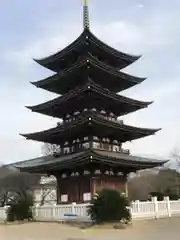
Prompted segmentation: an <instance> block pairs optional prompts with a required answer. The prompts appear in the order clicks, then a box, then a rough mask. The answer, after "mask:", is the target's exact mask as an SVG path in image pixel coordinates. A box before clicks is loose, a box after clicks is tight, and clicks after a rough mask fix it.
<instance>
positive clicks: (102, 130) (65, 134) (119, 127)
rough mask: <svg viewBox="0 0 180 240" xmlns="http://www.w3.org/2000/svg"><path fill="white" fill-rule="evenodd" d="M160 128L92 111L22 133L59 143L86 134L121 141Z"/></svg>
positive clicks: (35, 138) (150, 132)
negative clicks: (55, 124)
mask: <svg viewBox="0 0 180 240" xmlns="http://www.w3.org/2000/svg"><path fill="white" fill-rule="evenodd" d="M159 130H161V129H149V128H139V127H134V126H129V125H125V124H122V123H121V122H119V121H110V120H106V119H105V118H104V117H103V116H101V115H100V114H97V113H94V112H92V111H88V112H85V113H84V115H80V116H79V118H76V120H73V121H71V122H70V123H69V122H68V123H63V124H60V125H58V126H57V127H55V128H51V129H48V130H45V131H41V132H36V133H31V134H22V136H24V137H26V138H27V139H31V140H35V141H40V142H48V143H52V144H60V143H61V142H64V141H71V140H74V139H77V138H81V137H86V136H89V135H91V136H99V137H102V138H110V139H116V140H119V141H121V142H126V141H131V140H134V139H138V138H142V137H146V136H149V135H152V134H155V133H156V132H157V131H159Z"/></svg>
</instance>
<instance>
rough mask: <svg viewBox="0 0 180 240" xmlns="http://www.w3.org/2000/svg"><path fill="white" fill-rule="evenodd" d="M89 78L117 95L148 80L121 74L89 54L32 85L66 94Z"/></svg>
mask: <svg viewBox="0 0 180 240" xmlns="http://www.w3.org/2000/svg"><path fill="white" fill-rule="evenodd" d="M88 78H91V79H92V80H93V81H94V82H95V83H96V84H99V85H100V86H101V87H103V88H107V89H109V90H110V91H112V92H116V93H117V92H120V91H122V90H125V89H127V88H130V87H132V86H135V85H136V84H139V83H141V82H142V81H144V80H145V79H146V78H140V77H134V76H131V75H129V74H127V73H123V72H120V71H118V70H117V69H115V68H113V67H111V66H109V65H107V64H105V63H103V62H102V61H99V60H98V59H97V58H95V57H94V56H92V55H91V54H90V53H88V54H86V55H85V56H83V57H81V58H78V60H77V62H75V63H74V64H72V65H70V66H69V67H68V68H66V69H65V70H62V71H60V72H59V73H57V74H54V75H53V76H51V77H48V78H46V79H43V80H40V81H37V82H32V84H33V85H35V86H36V87H39V88H42V89H45V90H48V91H51V92H54V93H57V94H65V93H67V92H68V91H70V90H72V89H74V88H75V87H77V86H79V85H81V84H83V83H85V82H86V81H87V79H88Z"/></svg>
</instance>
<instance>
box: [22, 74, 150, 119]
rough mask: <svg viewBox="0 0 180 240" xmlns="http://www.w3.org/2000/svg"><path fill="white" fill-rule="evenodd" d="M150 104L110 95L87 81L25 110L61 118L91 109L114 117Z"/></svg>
mask: <svg viewBox="0 0 180 240" xmlns="http://www.w3.org/2000/svg"><path fill="white" fill-rule="evenodd" d="M151 103H152V102H143V101H138V100H134V99H131V98H128V97H124V96H121V95H118V94H115V93H112V92H110V91H109V90H108V89H104V88H101V87H100V86H99V85H97V84H95V83H94V82H93V81H92V80H90V79H88V80H87V83H86V84H83V86H78V87H77V88H75V89H74V90H71V91H70V92H68V93H67V94H65V95H63V96H60V97H58V98H55V99H53V100H51V101H48V102H45V103H42V104H39V105H36V106H29V107H27V108H29V109H30V110H32V111H33V112H38V113H42V114H45V115H49V116H52V117H57V118H63V117H64V116H65V115H67V114H72V113H74V112H76V111H80V112H82V111H83V110H84V109H92V108H97V109H99V110H102V109H104V110H107V111H109V112H113V113H114V114H116V116H122V115H125V114H127V113H130V112H133V111H136V110H139V109H141V108H145V107H147V106H148V105H150V104H151Z"/></svg>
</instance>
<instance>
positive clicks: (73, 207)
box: [72, 202, 76, 215]
mask: <svg viewBox="0 0 180 240" xmlns="http://www.w3.org/2000/svg"><path fill="white" fill-rule="evenodd" d="M75 206H76V203H75V202H73V203H72V214H73V215H75V214H76V209H75Z"/></svg>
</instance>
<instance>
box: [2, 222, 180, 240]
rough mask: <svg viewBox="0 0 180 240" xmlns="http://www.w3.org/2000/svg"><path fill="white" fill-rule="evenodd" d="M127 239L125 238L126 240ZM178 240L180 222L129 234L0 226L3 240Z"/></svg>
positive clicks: (141, 226) (139, 227)
mask: <svg viewBox="0 0 180 240" xmlns="http://www.w3.org/2000/svg"><path fill="white" fill-rule="evenodd" d="M122 237H123V238H122ZM111 239H112V240H119V239H123V240H130V239H133V240H156V239H157V240H158V239H163V240H170V239H173V240H176V239H178V240H179V239H180V218H172V219H162V220H157V221H155V220H150V221H136V222H134V224H133V226H132V227H129V228H128V229H125V230H114V229H87V230H82V229H78V228H75V227H68V226H65V225H61V224H57V223H27V224H20V225H2V224H1V225H0V240H111Z"/></svg>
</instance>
